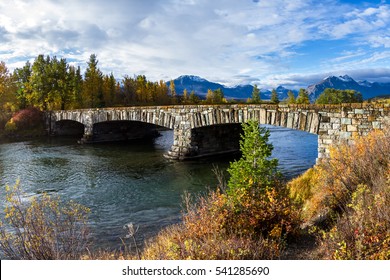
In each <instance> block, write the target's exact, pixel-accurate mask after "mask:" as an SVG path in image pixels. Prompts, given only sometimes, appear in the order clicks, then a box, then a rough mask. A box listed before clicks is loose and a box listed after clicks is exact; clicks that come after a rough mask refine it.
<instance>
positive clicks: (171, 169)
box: [0, 127, 317, 249]
mask: <svg viewBox="0 0 390 280" xmlns="http://www.w3.org/2000/svg"><path fill="white" fill-rule="evenodd" d="M270 129H271V137H270V141H271V142H272V143H273V145H274V152H273V156H274V157H276V158H278V159H279V164H280V168H281V170H282V173H283V174H284V176H285V177H287V178H291V177H294V176H296V175H298V174H300V173H302V172H303V171H305V170H306V169H308V168H310V167H311V166H313V165H314V164H315V160H316V157H317V136H316V135H312V134H308V133H305V132H301V131H296V130H289V129H285V128H279V127H271V128H270ZM172 142H173V133H172V131H163V132H162V136H161V137H159V138H156V139H155V140H154V141H153V142H149V143H127V144H123V143H121V144H119V143H118V144H101V145H78V144H77V143H76V141H75V139H56V138H50V139H47V138H45V139H40V140H33V141H26V142H17V143H4V144H0V185H1V187H2V186H5V185H6V184H8V185H13V184H15V182H16V181H17V180H20V184H21V186H22V188H23V190H24V191H25V192H26V195H27V196H35V195H38V194H40V193H42V192H48V193H55V194H58V195H60V196H61V198H62V199H64V200H70V199H72V200H75V201H77V202H79V203H81V204H83V205H85V206H87V207H89V208H90V209H91V214H90V217H89V222H90V227H91V231H92V236H93V239H94V241H95V242H94V243H95V244H99V247H100V248H105V249H118V248H119V247H120V246H121V245H122V244H121V241H120V238H121V237H124V236H125V235H126V232H125V231H124V229H123V226H124V225H125V224H128V223H130V222H132V223H133V224H134V225H136V226H139V233H138V238H139V242H142V240H145V239H147V238H149V237H151V236H153V235H155V234H156V233H157V232H158V231H159V230H160V229H162V228H163V227H165V226H167V225H170V224H173V223H177V222H180V214H181V210H182V205H181V203H182V195H183V194H184V193H185V192H189V193H191V194H201V193H205V192H206V191H207V189H210V188H211V189H212V188H214V187H215V185H216V182H217V180H216V178H215V175H214V174H213V172H212V169H213V166H218V167H219V169H221V170H225V169H226V168H227V167H228V165H229V161H230V160H232V159H228V158H218V159H213V160H211V159H203V160H197V161H184V162H172V161H168V160H166V159H165V158H164V157H163V154H164V153H166V151H167V150H168V149H169V148H170V146H171V144H172ZM0 205H1V208H2V209H3V208H4V205H5V195H4V188H1V189H0ZM0 215H3V214H2V213H1V214H0Z"/></svg>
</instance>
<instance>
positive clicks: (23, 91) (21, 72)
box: [13, 61, 32, 109]
mask: <svg viewBox="0 0 390 280" xmlns="http://www.w3.org/2000/svg"><path fill="white" fill-rule="evenodd" d="M31 74H32V67H31V63H30V62H29V61H27V62H26V64H25V65H24V66H23V67H22V68H16V69H15V70H14V74H13V76H14V81H15V84H16V87H17V90H16V99H17V100H18V105H19V108H20V109H25V108H26V107H27V105H28V104H29V96H30V95H31V91H32V90H31V86H30V83H29V81H30V77H31Z"/></svg>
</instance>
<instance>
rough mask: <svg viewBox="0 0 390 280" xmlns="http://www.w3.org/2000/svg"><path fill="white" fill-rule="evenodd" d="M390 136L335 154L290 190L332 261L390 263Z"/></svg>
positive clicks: (378, 135)
mask: <svg viewBox="0 0 390 280" xmlns="http://www.w3.org/2000/svg"><path fill="white" fill-rule="evenodd" d="M389 151H390V130H389V129H385V130H383V131H379V130H375V131H372V132H371V133H370V134H369V135H368V136H366V137H362V138H359V139H356V140H355V144H354V145H346V144H344V145H340V146H338V147H334V148H333V149H332V150H331V156H330V159H329V160H327V161H323V162H321V163H320V164H318V165H317V166H316V167H315V168H313V169H311V170H309V171H308V172H307V173H306V174H304V175H302V176H301V177H299V178H297V179H295V180H293V181H292V182H291V183H290V184H289V187H290V188H291V190H292V192H291V193H292V194H294V195H293V197H294V198H295V200H296V201H297V203H299V204H300V205H301V206H302V210H301V217H302V218H303V219H304V221H305V223H306V225H314V227H313V229H314V230H315V231H316V232H317V234H318V238H319V245H320V248H321V249H322V252H321V254H322V255H323V256H324V258H327V259H390V207H389V206H390V153H389Z"/></svg>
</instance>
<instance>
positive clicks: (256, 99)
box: [251, 84, 261, 103]
mask: <svg viewBox="0 0 390 280" xmlns="http://www.w3.org/2000/svg"><path fill="white" fill-rule="evenodd" d="M251 102H252V103H260V102H261V97H260V89H259V88H258V87H257V85H256V84H255V85H254V87H253V91H252V98H251Z"/></svg>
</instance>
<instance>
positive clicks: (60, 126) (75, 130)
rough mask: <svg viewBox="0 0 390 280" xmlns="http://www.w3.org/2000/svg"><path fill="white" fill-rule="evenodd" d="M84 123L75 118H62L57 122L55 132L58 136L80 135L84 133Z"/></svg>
mask: <svg viewBox="0 0 390 280" xmlns="http://www.w3.org/2000/svg"><path fill="white" fill-rule="evenodd" d="M84 130H85V127H84V124H82V123H80V122H78V121H74V120H60V121H56V122H55V127H54V133H55V134H56V135H58V136H78V137H81V136H83V134H84Z"/></svg>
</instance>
